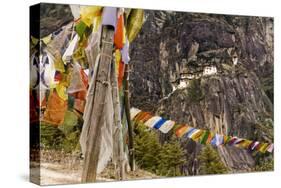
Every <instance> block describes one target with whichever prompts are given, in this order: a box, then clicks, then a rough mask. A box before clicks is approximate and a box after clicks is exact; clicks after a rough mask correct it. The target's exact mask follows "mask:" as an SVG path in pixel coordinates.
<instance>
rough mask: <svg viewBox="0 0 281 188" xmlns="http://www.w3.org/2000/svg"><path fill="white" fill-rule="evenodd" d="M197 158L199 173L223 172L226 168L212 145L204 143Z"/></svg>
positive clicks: (225, 171)
mask: <svg viewBox="0 0 281 188" xmlns="http://www.w3.org/2000/svg"><path fill="white" fill-rule="evenodd" d="M198 159H199V164H200V167H199V173H200V174H202V175H205V174H224V173H227V172H228V169H227V168H226V166H225V165H224V164H223V162H222V161H221V160H220V157H219V154H218V153H217V151H216V150H215V149H214V148H212V146H209V145H206V146H205V147H204V148H203V149H202V151H201V153H200V154H199V156H198Z"/></svg>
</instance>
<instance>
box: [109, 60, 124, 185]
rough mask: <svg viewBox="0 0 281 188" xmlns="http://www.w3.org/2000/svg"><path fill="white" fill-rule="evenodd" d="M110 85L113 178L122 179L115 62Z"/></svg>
mask: <svg viewBox="0 0 281 188" xmlns="http://www.w3.org/2000/svg"><path fill="white" fill-rule="evenodd" d="M112 65H113V66H112V71H111V72H112V73H111V86H112V101H113V111H114V115H113V124H114V126H113V163H114V166H115V178H116V179H117V180H123V179H124V178H125V158H124V155H125V154H124V144H123V134H122V121H121V111H120V99H119V89H118V81H117V74H116V71H115V66H116V65H115V62H113V64H112Z"/></svg>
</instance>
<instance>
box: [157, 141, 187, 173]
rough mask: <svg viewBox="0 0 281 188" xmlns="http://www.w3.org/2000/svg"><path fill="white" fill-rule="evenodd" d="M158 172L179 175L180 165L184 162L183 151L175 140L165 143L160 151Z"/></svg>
mask: <svg viewBox="0 0 281 188" xmlns="http://www.w3.org/2000/svg"><path fill="white" fill-rule="evenodd" d="M159 155H160V158H159V160H160V161H159V166H158V174H160V175H163V176H180V175H181V172H180V166H181V165H183V164H184V163H185V162H186V159H185V153H184V152H183V149H182V148H181V146H180V144H179V142H177V141H176V140H174V141H172V142H170V143H165V144H164V145H163V146H162V148H161V151H160V154H159Z"/></svg>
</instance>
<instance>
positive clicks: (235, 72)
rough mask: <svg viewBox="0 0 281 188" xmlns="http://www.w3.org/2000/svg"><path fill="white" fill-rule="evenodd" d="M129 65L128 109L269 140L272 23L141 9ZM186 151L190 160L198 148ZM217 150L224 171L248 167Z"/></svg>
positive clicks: (242, 154) (236, 154) (235, 153)
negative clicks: (142, 20)
mask: <svg viewBox="0 0 281 188" xmlns="http://www.w3.org/2000/svg"><path fill="white" fill-rule="evenodd" d="M131 64H132V69H133V71H132V73H131V91H132V99H131V103H132V104H131V105H132V106H135V107H138V108H141V109H143V110H149V111H154V112H157V113H158V114H161V115H163V116H165V117H167V118H170V119H173V120H176V121H177V122H181V123H188V124H190V125H192V126H194V127H198V128H207V129H210V130H212V131H214V132H217V133H223V134H227V135H235V136H238V137H242V138H248V139H253V140H255V139H259V140H265V141H271V140H272V139H273V125H272V122H273V20H272V19H271V18H261V17H245V16H224V15H211V14H195V13H180V12H177V13H175V12H163V11H155V12H152V11H146V22H145V24H144V26H143V28H142V32H141V33H140V35H139V36H138V38H137V39H136V41H134V43H132V48H131ZM160 137H161V138H163V139H164V140H167V139H169V136H164V135H162V136H160ZM185 147H186V149H187V155H188V156H189V157H190V156H191V157H192V158H193V159H196V156H197V154H198V152H200V148H201V147H202V146H200V145H197V146H196V144H195V143H190V144H186V146H185ZM218 152H219V154H220V156H221V159H222V161H224V163H225V164H226V166H227V167H228V168H229V169H230V170H231V171H234V172H237V171H250V170H251V169H252V168H253V167H254V165H255V160H254V158H253V157H252V155H251V154H249V153H248V152H247V151H245V150H240V149H237V148H232V147H220V148H218ZM190 161H194V160H190ZM188 166H189V170H188V173H189V174H195V173H196V171H197V169H196V168H197V167H196V165H195V166H194V164H193V163H192V164H188ZM191 169H193V170H191Z"/></svg>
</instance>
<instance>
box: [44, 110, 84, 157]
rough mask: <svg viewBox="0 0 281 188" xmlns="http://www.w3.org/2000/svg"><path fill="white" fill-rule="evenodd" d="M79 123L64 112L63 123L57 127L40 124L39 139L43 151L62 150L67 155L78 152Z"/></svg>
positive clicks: (70, 113) (68, 112) (73, 115)
mask: <svg viewBox="0 0 281 188" xmlns="http://www.w3.org/2000/svg"><path fill="white" fill-rule="evenodd" d="M81 123H82V122H79V119H78V118H77V116H76V115H75V114H74V113H73V112H71V111H67V112H66V114H65V118H64V123H63V124H62V125H60V126H59V127H56V126H53V125H50V124H46V123H41V129H40V135H41V137H40V138H41V145H42V147H43V148H44V149H55V150H63V151H65V152H67V153H71V152H74V151H76V150H79V149H80V147H79V146H80V145H79V137H80V132H81V130H80V126H79V124H81Z"/></svg>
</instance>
